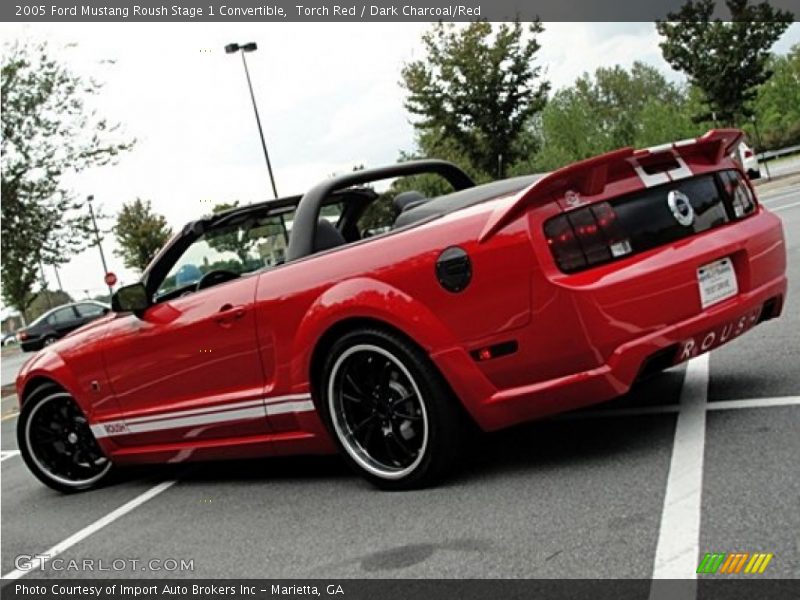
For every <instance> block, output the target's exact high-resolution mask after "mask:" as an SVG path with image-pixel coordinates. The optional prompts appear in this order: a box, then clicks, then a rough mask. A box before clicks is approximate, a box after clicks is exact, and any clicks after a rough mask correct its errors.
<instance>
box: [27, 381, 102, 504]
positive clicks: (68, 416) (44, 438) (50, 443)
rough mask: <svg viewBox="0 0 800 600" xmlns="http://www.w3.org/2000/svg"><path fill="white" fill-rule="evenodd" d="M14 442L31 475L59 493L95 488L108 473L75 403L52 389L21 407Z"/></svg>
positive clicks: (38, 392) (40, 390)
mask: <svg viewBox="0 0 800 600" xmlns="http://www.w3.org/2000/svg"><path fill="white" fill-rule="evenodd" d="M17 441H18V444H19V449H20V453H21V454H22V458H23V459H24V460H25V463H26V464H27V465H28V468H29V469H30V470H31V471H32V472H33V474H34V475H35V476H36V477H37V478H38V479H39V480H40V481H42V482H43V483H44V484H46V485H48V486H50V487H51V488H53V489H56V490H58V491H61V492H76V491H80V490H86V489H90V488H93V487H96V486H97V485H99V484H100V483H101V482H102V481H103V480H104V479H105V478H106V477H107V476H108V474H109V472H110V471H111V461H109V460H108V458H106V456H105V455H104V454H103V451H102V450H101V449H100V447H99V446H98V444H97V440H96V439H95V437H94V434H93V433H92V430H91V428H90V427H89V423H88V421H87V420H86V417H85V416H84V414H83V413H82V412H81V410H80V408H79V407H78V405H77V403H76V402H75V400H74V399H73V398H72V396H71V395H70V394H68V393H67V392H65V391H64V390H62V389H60V388H58V387H57V386H54V385H50V384H46V385H43V386H41V387H39V388H37V389H35V390H34V391H33V392H32V393H31V394H30V395H29V397H28V398H27V399H26V401H25V402H24V404H23V405H22V410H21V411H20V415H19V420H18V421H17Z"/></svg>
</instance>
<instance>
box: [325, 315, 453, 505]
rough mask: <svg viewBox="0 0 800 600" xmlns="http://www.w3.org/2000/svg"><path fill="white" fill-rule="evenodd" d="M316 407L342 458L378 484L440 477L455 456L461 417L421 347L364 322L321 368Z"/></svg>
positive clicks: (408, 484)
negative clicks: (365, 326)
mask: <svg viewBox="0 0 800 600" xmlns="http://www.w3.org/2000/svg"><path fill="white" fill-rule="evenodd" d="M323 373H324V377H323V381H322V385H321V388H322V389H321V392H322V404H323V406H322V409H323V414H324V416H325V418H326V421H327V423H328V425H329V427H330V429H331V431H332V433H333V435H334V438H335V439H336V442H337V444H338V445H339V447H340V449H341V450H342V453H343V455H344V457H345V459H346V460H347V462H348V463H349V464H350V465H351V466H352V467H353V468H354V469H355V470H356V471H357V472H359V473H360V474H361V475H362V476H364V477H365V478H366V479H368V480H369V481H371V482H372V483H373V484H375V485H377V486H378V487H381V488H384V489H396V490H399V489H411V488H419V487H423V486H426V485H430V484H432V483H434V482H436V481H437V480H438V479H440V478H441V477H442V476H443V475H444V474H445V473H446V472H447V471H448V470H449V469H451V468H452V466H453V464H454V462H455V461H456V460H457V458H458V456H459V450H460V446H461V440H462V439H463V435H464V430H465V417H464V414H463V412H462V410H461V407H460V406H459V405H458V401H457V400H456V399H455V398H454V397H453V394H452V392H451V391H450V390H449V388H448V386H447V385H446V384H445V382H444V380H443V379H442V377H441V375H440V374H439V373H438V371H437V370H436V368H435V367H434V366H433V364H432V363H431V362H430V359H429V358H428V357H427V356H426V355H425V353H424V352H423V351H422V350H420V349H419V348H418V347H416V346H415V345H414V344H412V343H410V342H409V341H407V340H406V339H404V338H402V337H400V336H397V335H395V334H392V333H388V332H384V331H382V330H374V329H363V330H357V331H353V332H351V333H348V334H346V335H344V336H343V337H341V338H340V339H339V340H338V341H337V342H336V343H335V344H334V345H333V347H332V348H331V351H330V353H329V354H328V358H327V360H326V361H325V366H324V369H323Z"/></svg>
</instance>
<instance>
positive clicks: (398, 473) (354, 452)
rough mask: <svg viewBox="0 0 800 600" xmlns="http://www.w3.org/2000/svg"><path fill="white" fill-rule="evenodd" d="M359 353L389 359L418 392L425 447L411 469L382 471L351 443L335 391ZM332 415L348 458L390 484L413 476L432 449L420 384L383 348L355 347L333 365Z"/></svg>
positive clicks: (330, 381) (420, 449)
mask: <svg viewBox="0 0 800 600" xmlns="http://www.w3.org/2000/svg"><path fill="white" fill-rule="evenodd" d="M359 352H375V353H377V354H380V355H382V356H383V357H385V358H387V359H389V361H391V362H392V363H393V364H394V366H396V367H397V368H398V370H400V372H401V373H402V374H403V375H404V376H405V377H406V378H407V379H408V381H409V383H410V384H411V387H412V388H413V389H414V393H415V394H416V396H417V399H418V400H419V406H420V409H421V412H422V414H421V417H422V423H423V432H422V444H421V445H420V448H419V451H418V453H417V457H416V458H415V459H414V461H413V462H412V463H411V464H410V465H408V466H407V467H403V468H400V469H389V468H379V467H377V466H376V464H375V463H376V462H377V461H375V460H374V459H372V462H370V461H369V460H367V459H366V458H365V455H366V457H367V458H371V457H369V455H368V454H367V453H366V451H364V450H363V449H362V448H360V447H359V446H355V447H354V443H353V442H351V440H350V439H349V436H348V434H347V433H346V431H345V429H344V427H345V424H343V423H342V422H341V421H340V419H339V414H338V410H337V406H336V395H335V389H334V387H335V386H334V384H335V382H336V376H337V374H338V373H339V370H340V369H341V367H342V365H343V364H344V362H345V360H347V359H348V358H349V357H351V356H352V355H354V354H356V353H359ZM328 412H329V414H330V416H331V422H332V424H333V428H334V431H335V432H336V436H337V437H338V438H339V441H340V442H341V444H342V446H344V449H345V451H346V452H347V454H348V455H349V456H350V458H352V459H353V460H354V461H355V462H356V463H357V464H358V465H359V466H360V467H361V468H362V469H364V470H365V471H366V472H367V473H370V474H371V475H374V476H375V477H379V478H381V479H387V480H398V479H402V478H403V477H406V476H407V475H408V474H410V473H412V472H413V471H414V470H415V469H416V468H417V467H418V466H419V464H420V463H421V462H422V460H423V459H424V458H425V452H426V450H427V448H428V431H429V426H428V411H427V408H426V406H425V399H424V397H423V396H422V393H421V392H420V389H419V386H418V385H417V382H416V380H415V379H414V377H412V375H411V373H410V372H409V370H408V369H407V368H406V366H405V365H404V364H403V363H402V361H401V360H400V359H399V358H397V357H396V356H395V355H394V354H392V353H391V352H390V351H388V350H386V349H384V348H382V347H380V346H376V345H374V344H356V345H354V346H351V347H350V348H348V349H347V350H345V351H344V352H342V354H341V355H340V356H339V357H338V358H337V359H336V362H335V363H334V364H333V368H332V369H331V374H330V377H329V378H328Z"/></svg>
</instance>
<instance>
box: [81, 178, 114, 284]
mask: <svg viewBox="0 0 800 600" xmlns="http://www.w3.org/2000/svg"><path fill="white" fill-rule="evenodd" d="M93 200H94V195H92V194H90V195H89V196H87V197H86V203H87V204H88V205H89V214H90V215H91V217H92V227H93V228H94V239H95V240H97V249H98V250H100V262H102V263H103V279H105V276H106V273H108V266H107V265H106V256H105V254H103V244H101V243H100V230H99V229H97V221H96V220H95V218H94V210H93V209H92V201H93ZM113 293H114V290H113V289H111V286H110V285H109V286H108V295H109V296H111V295H112V294H113Z"/></svg>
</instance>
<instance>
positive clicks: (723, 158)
mask: <svg viewBox="0 0 800 600" xmlns="http://www.w3.org/2000/svg"><path fill="white" fill-rule="evenodd" d="M741 137H742V134H741V132H739V131H737V130H732V129H722V130H713V131H710V132H709V133H707V134H705V135H703V136H701V137H699V138H697V139H691V140H684V141H680V142H675V143H673V144H667V145H664V146H660V147H654V148H649V149H644V150H634V149H631V148H626V149H621V150H617V151H614V152H610V153H607V154H604V155H601V156H597V157H595V158H591V159H587V160H584V161H582V162H578V163H575V164H572V165H569V166H567V167H564V168H562V169H559V170H557V171H554V172H552V173H549V174H546V175H531V176H525V177H517V178H511V179H506V180H501V181H495V182H492V183H488V184H484V185H475V184H474V183H473V181H472V180H471V179H470V177H469V176H467V175H466V174H465V173H464V172H463V171H462V170H461V169H459V168H458V167H456V166H455V165H453V164H451V163H447V162H444V161H438V160H420V161H412V162H406V163H400V164H397V165H393V166H389V167H384V168H378V169H369V170H363V171H358V172H354V173H349V174H346V175H343V176H338V177H333V178H331V179H328V180H326V181H323V182H322V183H319V184H318V185H317V186H316V187H314V188H312V189H311V190H310V191H308V192H307V193H305V194H304V195H302V196H297V197H290V198H284V199H279V200H274V201H268V202H262V203H257V204H251V205H247V206H241V207H235V208H232V209H230V210H227V211H226V212H222V213H218V214H214V215H212V216H208V217H205V218H201V219H199V220H196V221H193V222H191V223H189V224H187V225H186V226H185V227H184V228H183V230H182V231H181V232H180V233H178V234H177V235H175V237H174V238H173V239H172V240H170V241H169V242H168V243H167V245H166V246H165V247H164V248H163V249H162V250H161V252H160V253H159V254H158V256H157V257H156V258H155V259H154V260H153V262H152V263H151V264H150V265H149V267H148V268H147V269H146V270H145V272H144V274H143V276H142V278H141V281H140V282H138V283H135V284H132V285H128V286H125V287H121V288H120V289H118V290H117V292H116V293H115V294H114V296H113V303H112V312H111V313H109V314H108V315H106V316H104V317H102V318H101V319H98V320H97V321H94V322H93V323H91V324H88V325H86V326H84V327H82V328H81V329H79V330H78V331H76V332H74V333H72V334H70V335H68V336H67V337H65V338H63V339H61V340H59V341H57V342H55V343H53V344H51V345H49V346H47V347H46V348H44V349H43V350H42V351H41V352H39V353H38V354H36V355H35V356H34V357H32V358H31V359H30V360H29V361H28V362H27V363H26V364H25V365H24V367H23V368H22V370H21V372H20V374H19V376H18V379H17V382H16V385H17V392H18V396H19V398H20V403H21V408H20V417H19V420H18V439H19V447H20V450H21V452H22V455H23V457H24V459H25V462H26V463H27V465H28V467H29V468H30V469H31V471H32V472H33V473H34V474H35V475H36V476H37V477H38V478H39V479H40V480H41V481H43V482H44V483H45V484H47V485H49V486H51V487H53V488H56V489H59V490H62V491H76V490H82V489H87V488H90V487H93V486H96V485H98V484H100V483H101V482H103V481H104V480H105V479H106V478H107V477H108V475H109V473H110V472H111V471H112V467H116V466H122V465H126V464H133V463H177V462H181V461H190V460H211V459H224V458H240V457H259V456H281V455H290V454H324V453H333V452H337V451H338V452H340V453H341V455H342V456H343V457H344V459H345V460H346V461H347V462H348V463H350V465H351V466H352V467H353V468H354V469H355V470H356V471H358V472H359V473H360V474H362V475H363V476H364V477H366V478H367V479H368V480H369V481H371V482H372V483H374V484H376V485H377V486H379V487H382V488H385V489H407V488H414V487H420V486H424V485H430V484H432V483H434V482H436V481H437V480H439V479H440V478H441V477H442V476H444V475H445V474H447V473H448V472H449V471H450V470H451V469H452V468H454V467H455V466H456V464H455V463H456V462H457V461H458V460H459V457H460V456H462V454H461V453H460V450H461V448H462V447H463V444H464V441H465V440H466V439H469V438H468V434H469V433H470V431H471V430H474V429H482V430H484V431H490V430H496V429H499V428H503V427H507V426H510V425H513V424H516V423H520V422H524V421H528V420H532V419H538V418H542V417H545V416H548V415H553V414H556V413H560V412H563V411H569V410H573V409H577V408H580V407H584V406H588V405H590V404H594V403H598V402H602V401H605V400H609V399H612V398H614V397H617V396H619V395H621V394H624V393H625V392H626V391H627V390H628V389H629V388H630V387H631V386H632V385H633V384H634V383H635V382H636V381H637V380H638V379H639V378H642V377H646V376H648V375H651V374H653V373H656V372H659V371H661V370H663V369H666V368H669V367H670V366H672V365H675V364H678V363H680V362H683V361H686V360H689V359H691V358H693V357H695V356H697V355H698V354H700V353H703V352H707V351H709V350H712V349H714V348H716V347H717V346H719V345H721V344H724V343H726V342H730V341H731V340H733V339H734V338H737V337H739V336H741V335H742V334H743V333H745V332H746V331H748V330H749V329H751V328H752V327H754V326H755V325H757V324H758V323H760V322H762V321H764V320H767V319H772V318H775V317H777V316H778V315H779V314H780V312H781V309H782V306H783V303H784V298H785V295H786V277H785V266H786V249H785V245H784V238H783V232H782V228H781V224H780V221H779V220H778V219H777V218H776V217H775V216H774V215H773V214H771V213H770V212H769V211H768V210H767V209H766V208H764V207H763V206H762V205H761V204H759V202H758V201H757V199H756V196H755V194H754V192H753V188H752V187H751V185H750V182H749V181H748V179H747V177H746V176H745V174H744V173H743V172H742V170H741V166H740V165H739V164H738V163H737V162H734V160H732V159H731V154H732V152H734V151H735V149H736V148H737V146H738V144H739V142H740V140H741ZM421 174H436V175H439V176H441V177H443V178H444V179H445V180H446V181H447V182H449V184H450V186H452V188H453V191H452V192H451V193H447V194H445V195H441V196H438V197H432V198H426V197H424V196H423V195H422V194H421V193H415V192H404V193H402V194H398V195H397V196H396V197H395V198H394V200H393V202H394V206H393V215H392V219H391V221H390V222H388V223H386V224H384V225H383V226H381V227H375V226H374V225H375V223H374V218H372V217H374V215H375V214H377V212H379V211H375V210H373V208H374V207H375V206H376V205H377V204H376V203H380V202H385V201H386V198H385V197H381V196H380V195H379V194H377V193H376V192H375V191H374V189H373V188H372V187H370V186H369V185H368V184H371V183H372V182H375V181H379V180H386V179H392V178H398V177H401V176H407V175H421ZM384 212H385V213H388V212H390V211H384Z"/></svg>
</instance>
